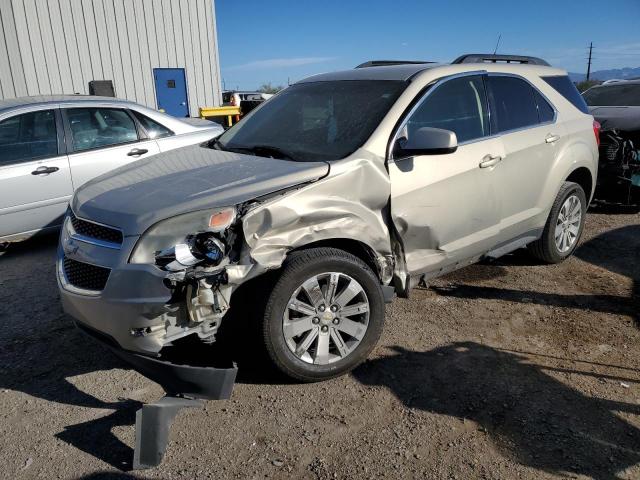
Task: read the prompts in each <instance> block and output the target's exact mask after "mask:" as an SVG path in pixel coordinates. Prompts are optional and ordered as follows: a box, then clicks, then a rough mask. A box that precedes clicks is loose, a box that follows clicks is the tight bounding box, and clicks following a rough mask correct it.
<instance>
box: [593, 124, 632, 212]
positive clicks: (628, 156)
mask: <svg viewBox="0 0 640 480" xmlns="http://www.w3.org/2000/svg"><path fill="white" fill-rule="evenodd" d="M599 153H600V165H599V172H598V189H597V191H596V198H598V199H600V200H605V199H606V200H613V201H616V202H620V203H624V204H627V205H632V204H636V203H638V202H640V131H634V132H622V131H620V130H617V129H614V130H607V131H603V132H601V134H600V148H599Z"/></svg>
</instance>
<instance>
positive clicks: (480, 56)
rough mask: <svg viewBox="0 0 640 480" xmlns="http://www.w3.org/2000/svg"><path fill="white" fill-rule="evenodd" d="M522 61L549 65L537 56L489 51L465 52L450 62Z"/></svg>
mask: <svg viewBox="0 0 640 480" xmlns="http://www.w3.org/2000/svg"><path fill="white" fill-rule="evenodd" d="M498 62H501V63H503V62H504V63H523V64H529V65H544V66H546V67H548V66H550V65H549V64H548V63H547V62H545V61H544V60H542V59H541V58H538V57H525V56H524V55H495V54H491V53H467V54H466V55H462V56H460V57H458V58H456V59H455V60H454V61H453V62H451V63H452V64H458V63H498Z"/></svg>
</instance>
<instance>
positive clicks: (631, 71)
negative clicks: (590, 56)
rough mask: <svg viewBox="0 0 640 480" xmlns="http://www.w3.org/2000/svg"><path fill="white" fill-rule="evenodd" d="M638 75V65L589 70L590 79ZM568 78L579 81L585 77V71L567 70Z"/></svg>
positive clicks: (639, 72) (639, 71)
mask: <svg viewBox="0 0 640 480" xmlns="http://www.w3.org/2000/svg"><path fill="white" fill-rule="evenodd" d="M634 77H640V67H636V68H631V67H624V68H613V69H611V70H598V71H595V72H591V80H603V81H604V80H611V79H613V78H616V79H625V78H634ZM569 78H571V80H572V81H574V82H581V81H582V80H584V79H585V78H586V74H585V73H574V72H569Z"/></svg>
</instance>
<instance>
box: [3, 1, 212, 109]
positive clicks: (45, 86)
mask: <svg viewBox="0 0 640 480" xmlns="http://www.w3.org/2000/svg"><path fill="white" fill-rule="evenodd" d="M0 26H1V27H2V33H3V35H0V98H13V97H16V96H24V95H42V94H50V93H53V94H55V93H66V94H71V93H82V94H87V93H88V92H89V85H88V84H89V82H90V81H91V80H112V81H113V83H114V87H115V91H116V95H118V96H119V97H122V98H128V99H130V100H134V101H136V102H139V103H142V104H145V105H148V106H150V107H152V108H155V107H156V95H155V84H154V79H153V69H154V68H184V70H185V76H186V80H187V94H188V97H189V109H190V113H191V115H193V116H195V115H197V114H198V107H201V106H216V105H219V104H220V102H221V100H222V98H221V97H222V95H221V90H220V66H219V64H218V58H219V57H218V48H217V41H216V38H217V37H216V26H215V11H214V2H213V0H135V1H131V0H0Z"/></svg>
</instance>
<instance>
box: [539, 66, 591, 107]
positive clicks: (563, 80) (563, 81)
mask: <svg viewBox="0 0 640 480" xmlns="http://www.w3.org/2000/svg"><path fill="white" fill-rule="evenodd" d="M541 78H542V79H543V80H544V81H545V82H547V83H548V84H549V85H551V86H552V87H553V89H554V90H555V91H557V92H558V93H559V94H560V95H562V96H563V97H564V98H566V99H567V100H568V101H570V102H571V103H572V104H573V106H574V107H576V108H577V109H578V110H580V111H581V112H582V113H589V108H587V104H586V103H585V101H584V98H582V95H580V92H578V89H577V88H576V86H575V85H574V84H573V82H571V80H570V79H569V77H568V76H566V75H554V76H551V77H541Z"/></svg>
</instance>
